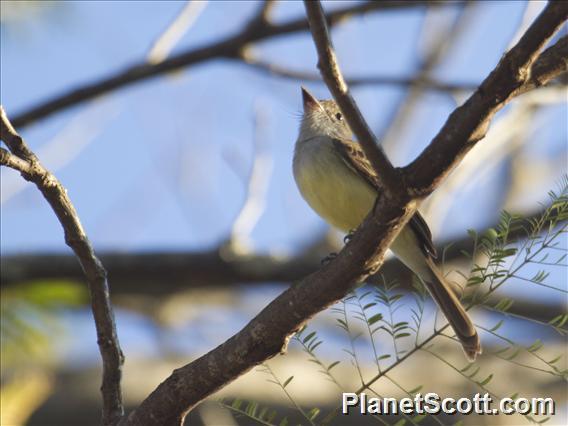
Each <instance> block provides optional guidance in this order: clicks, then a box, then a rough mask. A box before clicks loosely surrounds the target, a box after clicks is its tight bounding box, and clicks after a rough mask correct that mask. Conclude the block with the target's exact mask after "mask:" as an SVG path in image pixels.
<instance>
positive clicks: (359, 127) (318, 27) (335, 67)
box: [304, 1, 400, 198]
mask: <svg viewBox="0 0 568 426" xmlns="http://www.w3.org/2000/svg"><path fill="white" fill-rule="evenodd" d="M304 6H305V8H306V14H307V16H308V21H309V23H310V30H311V32H312V37H313V39H314V44H315V46H316V50H317V54H318V68H319V70H320V73H321V75H322V77H323V79H324V81H325V84H326V85H327V87H328V88H329V91H330V92H331V94H332V95H333V98H334V99H335V101H336V102H337V104H338V105H339V108H340V109H341V112H342V113H343V115H344V116H345V119H346V120H347V123H349V127H350V128H351V130H352V131H353V133H354V134H355V136H357V139H358V140H359V143H360V144H361V146H362V147H363V150H364V151H365V154H366V156H367V158H368V159H369V161H370V162H371V164H372V165H373V168H374V169H375V171H376V173H377V176H379V181H380V184H381V186H382V189H383V190H384V192H385V195H391V194H390V193H391V191H394V190H395V189H396V188H398V187H399V185H398V183H399V182H400V179H399V176H398V173H397V172H396V170H395V168H394V167H393V165H392V164H391V162H390V161H389V159H388V158H387V156H386V154H385V153H384V151H383V150H382V149H381V148H380V146H379V144H378V140H377V138H376V136H375V135H374V134H373V131H372V130H371V128H370V127H369V125H368V124H367V122H366V121H365V119H364V118H363V115H362V114H361V111H360V110H359V107H358V106H357V104H355V101H354V100H353V97H352V96H351V93H350V92H349V88H348V87H347V84H346V83H345V80H344V78H343V74H342V73H341V70H340V69H339V64H338V63H337V57H336V55H335V50H334V48H333V44H332V42H331V37H330V36H329V31H328V28H327V23H326V19H325V14H324V12H323V9H322V7H321V3H320V2H319V1H304ZM389 198H390V197H389Z"/></svg>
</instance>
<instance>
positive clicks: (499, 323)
mask: <svg viewBox="0 0 568 426" xmlns="http://www.w3.org/2000/svg"><path fill="white" fill-rule="evenodd" d="M502 325H503V320H501V321H499V322H498V323H497V324H495V325H494V326H493V328H490V329H489V331H497V330H499V328H501V326H502Z"/></svg>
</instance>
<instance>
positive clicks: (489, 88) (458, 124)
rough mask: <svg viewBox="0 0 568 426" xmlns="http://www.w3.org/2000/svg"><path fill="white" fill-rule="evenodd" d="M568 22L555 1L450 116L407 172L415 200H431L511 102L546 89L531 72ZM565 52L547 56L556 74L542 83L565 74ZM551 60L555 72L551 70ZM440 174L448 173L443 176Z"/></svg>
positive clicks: (566, 6) (565, 6) (567, 7)
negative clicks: (541, 54)
mask: <svg viewBox="0 0 568 426" xmlns="http://www.w3.org/2000/svg"><path fill="white" fill-rule="evenodd" d="M567 17H568V3H566V2H550V3H549V4H548V5H547V7H546V8H545V9H544V10H543V12H542V13H541V14H540V15H539V16H538V17H537V19H536V20H535V22H534V23H533V25H531V26H530V27H529V29H528V30H527V31H526V32H525V34H524V35H523V37H521V39H520V40H519V42H518V43H517V44H516V46H515V47H514V48H512V49H511V50H510V51H509V52H507V53H506V54H505V56H503V58H502V59H501V61H500V62H499V64H498V65H497V67H496V68H495V69H494V70H493V72H491V74H490V75H489V76H488V77H487V78H486V79H485V80H484V81H483V83H481V85H480V86H479V88H478V89H477V90H476V91H475V92H474V93H473V95H472V96H471V97H470V98H469V99H468V100H467V101H466V102H465V103H464V104H463V105H462V106H460V107H458V108H457V109H456V110H455V111H454V112H453V113H452V114H451V115H450V117H449V118H448V120H447V121H446V123H445V124H444V126H443V127H442V129H441V130H440V132H439V133H438V134H437V135H436V137H434V139H433V140H432V142H431V143H430V144H429V145H428V147H427V148H426V149H425V150H424V151H423V152H422V154H420V156H419V157H418V158H416V159H415V160H414V161H413V162H412V163H410V164H409V165H408V166H406V167H405V168H404V169H403V174H404V176H405V179H406V182H407V184H408V186H409V189H410V190H411V192H412V193H413V194H414V195H415V196H420V197H424V196H427V195H428V194H430V193H431V192H432V191H433V190H434V189H435V188H436V186H437V185H438V183H439V181H440V180H442V179H443V178H444V177H445V176H447V174H448V173H450V172H451V171H452V170H453V168H454V167H455V166H456V165H457V164H459V162H460V161H461V159H462V158H463V156H464V155H465V154H467V153H468V152H469V150H471V149H472V148H473V147H474V146H475V144H476V143H477V142H478V141H479V140H481V139H482V138H483V137H485V134H486V132H487V129H488V128H489V123H490V122H491V119H492V118H493V116H494V115H495V113H496V112H497V111H499V110H500V109H501V108H502V107H503V106H504V105H505V104H506V103H507V102H508V101H509V100H510V99H511V98H513V97H514V96H518V95H519V94H521V93H523V92H524V91H526V90H528V89H529V88H534V87H537V86H538V85H540V84H541V81H542V80H537V81H535V80H533V79H532V78H531V74H532V68H531V67H532V65H533V63H534V62H535V60H536V58H537V55H538V52H539V51H540V49H542V47H543V46H544V45H545V44H546V43H547V42H548V40H550V38H551V37H552V36H553V35H554V33H555V32H556V30H558V28H559V27H560V26H561V25H562V24H563V23H564V21H565V20H566V18H567ZM553 48H554V49H553ZM566 53H567V49H566V37H563V38H562V39H560V40H559V41H558V42H557V43H556V44H555V45H554V46H552V47H551V48H549V49H547V51H546V52H543V55H545V56H544V60H543V62H542V66H544V67H546V68H547V69H551V72H550V74H547V73H544V74H543V79H547V78H548V77H545V76H550V75H551V74H554V72H555V71H556V72H557V71H559V70H562V68H563V69H564V72H565V71H566V63H567V62H566V61H567V60H568V58H567V57H566V56H565V55H566ZM557 54H558V55H559V57H560V58H561V59H562V60H560V61H555V60H553V59H552V58H555V59H557V58H558V57H557V56H556V55H557ZM551 60H552V61H554V63H555V66H554V67H552V66H550V61H551ZM556 66H557V67H558V68H556ZM537 71H539V70H538V69H537ZM541 72H542V71H541ZM436 153H445V154H444V155H439V154H436ZM440 170H443V173H439V171H440Z"/></svg>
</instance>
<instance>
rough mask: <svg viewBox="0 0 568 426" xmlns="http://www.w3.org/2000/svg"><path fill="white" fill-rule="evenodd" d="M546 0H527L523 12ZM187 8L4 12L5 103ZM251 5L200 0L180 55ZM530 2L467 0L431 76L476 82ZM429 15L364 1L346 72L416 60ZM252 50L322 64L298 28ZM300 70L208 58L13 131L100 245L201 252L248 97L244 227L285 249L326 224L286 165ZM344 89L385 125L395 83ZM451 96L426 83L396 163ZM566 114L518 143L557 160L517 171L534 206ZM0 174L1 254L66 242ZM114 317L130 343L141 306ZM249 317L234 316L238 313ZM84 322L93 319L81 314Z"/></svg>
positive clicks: (455, 203)
mask: <svg viewBox="0 0 568 426" xmlns="http://www.w3.org/2000/svg"><path fill="white" fill-rule="evenodd" d="M1 5H2V11H3V13H2V14H3V16H4V18H5V19H6V14H5V10H6V9H5V8H8V7H10V6H11V5H12V6H13V4H11V3H10V2H4V1H3V2H2V3H1ZM542 5H544V3H538V2H533V4H532V5H531V8H533V13H535V12H538V9H539V8H540V7H542ZM36 6H37V5H36ZM325 6H326V7H339V6H341V3H340V2H335V3H333V4H326V5H325ZM182 7H183V3H180V2H150V1H147V2H146V1H144V2H133V1H128V2H126V1H125V2H105V1H100V2H97V1H81V2H59V3H55V4H50V5H48V6H41V7H38V10H34V12H33V13H31V12H26V13H25V14H24V15H23V16H21V17H20V18H18V19H15V20H8V21H4V22H3V23H2V26H1V28H0V31H1V49H0V60H1V69H0V70H1V73H0V83H1V102H2V105H3V106H4V107H5V109H6V111H7V113H8V115H9V116H10V115H14V114H15V113H17V112H19V111H22V110H24V109H26V108H28V107H30V106H32V105H35V104H36V103H37V102H39V101H42V100H44V99H46V98H48V97H50V96H53V95H55V94H59V93H60V92H62V91H65V90H67V89H69V88H72V87H74V86H76V85H79V84H81V83H85V82H90V81H91V80H93V79H97V78H100V77H102V76H106V75H108V74H110V73H112V72H114V71H116V70H119V69H121V68H123V67H125V66H128V65H130V64H132V63H136V62H140V61H142V60H143V59H144V58H145V56H146V55H147V53H148V49H149V47H150V46H151V44H152V42H153V41H154V40H155V39H156V38H157V37H158V36H159V35H160V34H161V32H162V31H163V30H164V29H165V28H166V27H167V25H168V24H169V22H171V20H172V19H173V18H174V17H175V16H176V15H177V13H178V12H179V11H180V9H181V8H182ZM257 7H258V4H257V3H254V2H233V1H231V2H220V1H219V2H218V1H216V2H210V3H209V4H208V5H207V6H206V7H205V9H204V11H203V13H202V15H201V16H200V17H199V18H198V20H197V22H196V23H195V25H194V26H192V27H191V29H190V30H189V31H188V32H187V33H186V34H185V35H184V37H183V38H182V39H181V41H180V42H179V43H178V45H177V46H176V48H175V49H174V53H175V52H180V51H183V50H186V49H188V48H191V47H193V46H200V45H202V44H204V43H208V42H210V41H213V40H216V39H218V38H219V37H223V36H225V35H227V34H230V33H232V32H234V31H237V29H239V28H240V26H241V25H242V22H243V21H244V20H246V19H247V18H248V17H250V16H251V15H252V14H253V13H254V11H255V10H256V8H257ZM525 7H526V4H525V3H523V2H511V1H503V2H480V3H477V4H475V12H474V14H473V21H472V22H471V23H470V25H469V26H468V27H467V28H466V29H465V31H464V33H463V34H462V35H461V38H460V40H458V42H457V43H456V45H457V47H456V48H455V49H453V50H452V51H451V53H450V55H449V57H448V58H447V59H446V60H445V61H444V62H443V63H442V64H441V65H440V66H439V67H437V68H436V70H435V72H434V75H435V76H436V77H437V78H439V79H441V80H442V81H448V82H468V83H469V82H473V83H477V82H480V81H481V80H482V79H483V78H484V77H485V76H486V75H487V74H488V73H489V72H490V70H491V69H492V68H493V67H494V66H495V65H496V63H497V62H498V60H499V58H500V57H501V55H502V53H503V52H504V50H505V49H506V48H507V46H508V45H509V43H510V41H511V39H512V37H513V36H514V34H515V32H516V29H517V27H518V26H519V24H520V22H521V20H522V18H523V14H524V13H525ZM303 13H304V10H303V6H302V4H301V3H300V2H279V3H278V6H277V7H276V10H275V19H276V21H284V20H286V19H288V18H291V17H296V16H300V15H302V14H303ZM454 14H455V9H450V10H447V11H443V12H439V13H437V14H433V15H429V16H428V19H429V20H433V22H434V23H435V25H434V27H439V28H443V27H444V26H445V25H446V24H447V22H448V20H449V19H451V17H452V16H453V15H454ZM423 22H424V11H422V10H418V9H416V10H404V11H400V12H399V11H394V12H384V13H373V14H370V15H368V16H365V17H358V18H354V19H351V20H349V21H348V22H347V23H345V24H342V25H340V26H338V27H337V29H336V30H334V32H333V39H334V43H335V47H336V49H337V53H338V57H339V61H340V65H341V66H342V68H343V70H344V72H345V74H346V75H350V76H359V75H378V76H382V75H385V76H395V77H396V76H408V75H411V74H412V73H413V71H414V70H415V68H416V67H417V64H418V62H419V61H418V60H417V56H416V52H417V49H418V51H419V50H420V47H421V45H422V44H423V43H426V42H427V40H425V39H423V38H422V37H419V34H420V28H421V25H423ZM254 51H255V52H256V53H257V54H258V56H259V57H260V58H262V59H265V60H267V61H270V62H274V63H278V64H280V65H285V66H288V67H290V68H292V69H297V70H305V71H312V72H314V73H315V72H316V71H317V70H316V66H315V65H316V56H315V50H314V47H313V43H312V41H311V38H310V36H309V35H308V33H302V34H296V35H292V36H286V37H281V38H276V39H272V40H270V41H267V42H263V43H261V44H260V45H258V46H256V47H255V50H254ZM300 84H301V83H300V82H295V81H291V80H285V79H280V78H276V77H273V76H269V75H266V74H264V73H261V72H259V71H257V70H255V69H252V68H250V67H248V66H246V65H243V64H240V63H238V62H230V61H225V60H218V61H212V62H208V63H204V64H200V65H198V66H194V67H192V68H189V69H187V70H183V71H180V72H176V73H174V74H172V75H168V76H165V77H164V76H161V77H158V78H155V79H151V80H147V81H144V82H142V83H140V84H136V85H133V86H129V87H127V88H124V89H121V90H120V91H118V92H116V93H113V94H111V95H107V96H104V97H102V98H100V99H96V100H95V101H92V102H87V103H85V104H82V105H79V106H77V107H74V108H71V109H68V110H65V111H63V112H61V113H57V114H55V115H53V116H51V117H49V118H47V119H45V120H41V121H39V122H37V123H36V124H34V125H32V126H29V127H26V128H25V129H22V131H21V134H22V135H23V136H24V138H25V139H26V140H27V142H28V144H29V145H30V146H31V148H32V149H33V150H35V151H36V152H37V153H38V155H39V156H40V159H42V160H43V161H44V163H45V165H46V166H48V167H49V168H51V169H53V170H54V172H55V174H56V175H57V176H58V177H59V179H60V180H61V182H62V183H63V184H64V186H66V187H67V189H68V191H69V194H70V196H71V199H72V201H73V202H74V204H75V206H76V208H77V210H78V213H79V215H80V218H81V220H82V222H83V225H84V227H85V230H86V232H87V234H88V235H89V238H90V240H91V242H92V243H93V246H94V247H95V249H96V250H99V251H100V250H106V249H113V250H120V251H129V252H137V251H149V250H200V249H205V248H210V247H214V246H216V245H218V244H219V243H220V241H222V240H223V239H225V238H226V237H227V235H228V233H229V232H230V229H231V225H232V222H233V221H234V219H235V217H236V215H237V214H238V212H239V209H240V208H241V205H242V203H243V197H244V194H245V185H244V181H245V180H246V179H244V177H245V176H246V174H247V173H248V170H249V169H250V166H251V164H252V161H253V158H254V143H253V141H254V137H255V125H254V117H255V111H256V112H257V113H259V114H260V116H261V118H262V122H263V125H262V126H261V128H260V129H259V131H258V133H257V137H259V138H261V139H262V146H263V147H264V149H265V150H266V151H267V152H268V156H269V159H270V161H271V163H272V172H271V174H270V176H269V184H268V192H267V197H266V210H265V211H264V213H263V214H262V216H261V217H260V219H259V221H258V223H257V224H256V226H255V227H254V229H253V232H252V235H251V237H252V241H253V243H254V246H255V248H256V249H257V250H258V251H272V252H294V251H295V250H298V248H300V247H302V246H303V245H305V244H307V243H308V242H310V241H312V240H314V239H315V238H316V236H317V235H319V234H321V233H323V232H325V231H326V229H327V226H326V225H325V224H324V223H323V222H322V221H321V220H320V219H319V218H318V217H317V216H316V215H315V214H314V213H313V212H312V211H311V210H310V209H309V207H308V206H307V205H306V204H305V202H304V201H303V200H302V198H301V196H300V194H299V192H298V191H297V189H296V187H295V185H294V182H293V178H292V172H291V162H292V153H293V145H294V141H295V138H296V136H297V130H298V114H299V113H300V111H301V96H300V89H299V87H300ZM306 85H307V87H309V88H310V89H311V90H312V91H313V92H314V93H315V94H316V95H317V96H319V97H322V98H323V97H328V96H329V95H328V94H327V91H326V89H325V88H324V86H323V85H322V84H319V83H307V84H306ZM353 93H354V95H355V98H356V100H357V101H358V102H359V104H360V106H361V108H362V110H363V112H364V114H365V116H366V118H367V119H368V121H369V123H370V124H371V126H372V127H373V128H374V129H375V130H376V132H377V134H380V133H381V132H382V131H383V130H384V129H385V128H386V126H387V125H388V121H389V120H390V117H391V114H392V109H393V107H394V106H395V105H396V103H397V102H398V100H399V99H400V98H401V96H402V94H403V92H402V91H401V89H400V88H397V87H387V86H366V87H359V88H356V89H354V90H353ZM462 100H463V99H462ZM457 101H458V102H460V100H459V99H458V100H457ZM455 106H456V99H453V98H451V97H449V96H448V95H445V94H440V93H435V92H429V93H428V94H427V95H426V96H424V97H423V98H422V99H421V101H420V102H419V104H418V107H417V110H416V113H415V115H414V116H413V117H412V120H411V121H410V122H411V123H412V124H411V126H408V127H407V128H406V129H404V132H403V133H402V135H403V136H402V138H403V140H401V141H400V144H396V145H395V148H397V149H398V148H401V149H400V151H396V150H394V149H392V148H391V150H390V151H389V154H390V155H391V156H392V158H393V161H394V162H395V163H396V164H397V165H402V164H405V163H406V162H407V161H409V160H411V159H412V158H413V157H414V156H415V155H417V154H418V153H419V152H420V151H421V150H422V149H423V148H424V147H425V146H426V145H427V144H428V142H429V141H430V140H431V138H432V137H433V136H434V135H435V134H436V132H437V131H438V130H439V128H440V127H441V126H442V124H443V123H444V121H445V119H446V118H447V116H448V114H449V113H450V112H451V111H452V110H453V109H454V108H455ZM506 112H507V111H505V112H504V114H505V113H506ZM566 112H567V111H566V103H565V102H564V103H562V102H559V103H553V104H551V105H550V106H548V107H546V108H543V109H542V110H541V112H539V114H538V115H537V120H535V122H534V123H531V127H530V132H531V140H530V141H529V142H528V144H527V145H526V146H525V147H524V148H522V149H523V150H524V151H523V152H524V153H525V155H524V156H525V157H528V158H530V159H531V161H533V162H535V163H538V161H541V160H542V161H543V162H545V161H548V160H550V159H551V158H552V159H554V158H556V162H555V163H552V164H555V165H557V166H558V168H557V170H556V169H554V170H547V171H538V169H537V171H536V172H535V171H533V170H531V173H537V174H538V173H541V174H543V175H544V174H546V176H545V178H544V179H539V180H537V181H538V182H539V186H538V187H535V186H530V185H528V184H527V185H528V186H527V187H526V191H524V192H523V194H522V197H521V199H520V201H519V203H518V204H519V205H524V206H525V207H526V208H528V209H529V210H532V209H533V208H535V207H536V206H537V202H538V201H542V202H544V201H546V199H547V198H546V192H547V191H548V190H549V189H552V188H554V187H555V182H557V181H558V180H559V178H560V177H561V176H562V174H563V173H566V170H567V169H566V163H565V161H564V162H562V156H564V155H565V154H566ZM500 116H501V115H500ZM498 118H499V116H498ZM519 125H520V123H519ZM481 143H483V142H481ZM558 158H560V160H558ZM547 164H550V163H547ZM511 167H513V165H511V164H510V163H507V162H504V163H503V164H501V165H500V166H498V167H496V168H493V169H490V170H489V169H487V170H485V169H482V170H480V171H479V176H476V177H478V178H479V177H480V176H481V177H480V178H479V179H476V180H475V183H473V184H472V185H470V186H469V187H468V188H467V189H465V190H463V191H457V192H456V193H455V196H454V197H453V198H451V199H448V200H446V201H445V203H447V205H444V206H443V207H444V209H443V210H444V212H445V216H444V217H445V220H444V221H443V222H444V223H443V227H441V229H436V231H435V232H434V233H435V237H440V238H447V237H448V236H451V235H462V234H464V233H465V231H466V229H468V228H476V227H477V228H481V227H483V226H485V225H487V224H488V223H492V222H494V220H495V218H496V217H497V215H498V212H499V211H500V210H501V208H502V206H503V197H504V194H503V190H502V183H503V182H504V181H505V180H506V179H508V176H509V171H510V170H511ZM535 176H537V175H535ZM1 178H2V179H1V180H2V182H1V185H2V186H1V190H2V220H1V228H0V231H1V235H2V239H1V242H0V248H1V250H2V254H9V253H19V252H34V251H42V250H47V251H56V252H68V251H69V249H68V248H67V247H66V246H65V244H64V241H63V234H62V231H61V229H60V226H59V224H58V223H57V221H56V219H55V216H54V215H53V213H52V212H51V210H50V208H49V207H48V205H47V203H46V202H45V201H44V200H43V199H42V197H41V195H40V194H39V192H38V191H37V190H36V189H35V188H34V187H32V186H31V185H29V184H23V183H22V180H21V178H20V176H19V175H17V174H16V173H14V172H13V171H11V170H6V169H5V168H2V169H1ZM528 180H529V181H530V180H531V178H530V177H529V179H528ZM433 222H434V221H433ZM553 278H554V280H560V281H561V280H562V277H560V276H556V277H554V276H553ZM557 284H558V282H557ZM273 290H274V289H273V288H272V289H270V290H267V292H268V293H270V294H269V296H267V297H266V300H265V299H263V300H262V303H258V306H259V307H260V306H262V304H264V303H265V302H266V301H268V300H270V297H272V296H274V294H273ZM539 296H542V297H548V296H545V295H543V294H539ZM535 297H536V296H535ZM550 297H556V296H555V294H551V295H550ZM247 303H250V302H247ZM248 314H249V312H247V315H248ZM120 315H124V316H119V324H120V325H119V327H122V330H129V333H127V334H126V333H125V339H126V341H127V342H132V344H133V345H134V344H140V341H141V340H140V339H139V337H137V335H136V333H135V330H136V329H137V327H142V328H144V327H145V326H147V324H146V323H145V322H144V321H145V320H143V319H140V321H141V322H142V323H144V324H140V323H137V321H138V320H139V318H137V317H130V316H128V315H130V314H126V313H121V314H120ZM212 315H213V314H212ZM248 318H249V317H248V316H246V318H245V317H243V318H241V319H242V321H243V323H244V322H246V321H247V320H248ZM72 321H74V319H72ZM85 321H86V322H87V323H88V327H91V328H92V323H91V322H90V321H91V320H90V316H88V318H87V317H85ZM231 322H232V323H233V326H234V324H236V323H235V322H234V321H231ZM204 323H209V321H208V320H207V321H204ZM223 328H224V330H225V332H227V328H226V327H223ZM91 341H92V344H93V345H94V342H95V340H94V339H92V340H91ZM136 342H137V343H136ZM127 344H128V343H127ZM91 349H93V348H91Z"/></svg>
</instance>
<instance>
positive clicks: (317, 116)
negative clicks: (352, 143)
mask: <svg viewBox="0 0 568 426" xmlns="http://www.w3.org/2000/svg"><path fill="white" fill-rule="evenodd" d="M302 98H303V101H304V114H303V116H302V124H301V126H300V136H299V138H298V140H306V139H309V138H313V137H317V136H330V137H335V138H344V139H351V134H352V132H351V129H350V128H349V125H348V124H347V121H346V120H345V118H344V117H343V114H342V113H341V110H340V109H339V107H338V106H337V104H336V103H335V101H334V100H331V99H330V100H319V101H318V100H317V99H316V98H315V97H314V96H313V95H312V94H311V93H310V92H308V91H307V90H306V89H305V88H304V87H302Z"/></svg>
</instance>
